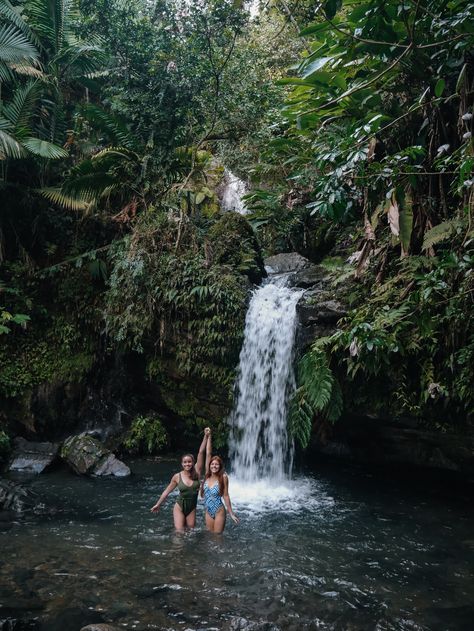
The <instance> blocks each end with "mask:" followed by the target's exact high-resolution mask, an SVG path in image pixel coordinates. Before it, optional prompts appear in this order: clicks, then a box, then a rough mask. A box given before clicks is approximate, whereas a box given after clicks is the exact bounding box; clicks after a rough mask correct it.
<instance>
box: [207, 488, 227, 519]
mask: <svg viewBox="0 0 474 631" xmlns="http://www.w3.org/2000/svg"><path fill="white" fill-rule="evenodd" d="M204 505H205V507H206V511H207V512H208V513H209V515H210V516H211V517H212V519H215V517H216V513H217V511H218V510H219V509H220V507H221V506H224V504H223V502H222V500H221V496H220V493H219V482H217V483H216V484H214V486H209V485H208V483H207V480H206V481H205V482H204Z"/></svg>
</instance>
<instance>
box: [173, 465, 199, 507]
mask: <svg viewBox="0 0 474 631" xmlns="http://www.w3.org/2000/svg"><path fill="white" fill-rule="evenodd" d="M178 491H179V496H178V499H177V500H176V503H177V504H178V506H179V507H180V508H181V510H182V511H183V513H184V515H185V517H187V516H188V515H189V514H190V513H192V512H193V510H194V509H195V508H196V506H197V499H198V493H199V480H193V483H192V484H191V486H188V485H187V484H185V483H184V482H183V479H182V477H181V473H180V474H179V482H178Z"/></svg>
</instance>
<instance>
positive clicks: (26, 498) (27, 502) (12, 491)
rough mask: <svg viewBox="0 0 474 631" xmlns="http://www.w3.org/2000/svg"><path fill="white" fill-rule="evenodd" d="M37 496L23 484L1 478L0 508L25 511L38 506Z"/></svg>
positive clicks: (16, 511)
mask: <svg viewBox="0 0 474 631" xmlns="http://www.w3.org/2000/svg"><path fill="white" fill-rule="evenodd" d="M37 505H38V500H37V497H36V496H35V495H34V493H32V492H31V491H29V490H28V489H25V488H24V487H23V486H21V484H17V483H16V482H12V481H11V480H0V510H3V511H13V512H15V513H23V512H25V511H26V510H33V509H35V508H36V507H37Z"/></svg>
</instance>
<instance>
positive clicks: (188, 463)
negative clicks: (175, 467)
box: [181, 456, 194, 471]
mask: <svg viewBox="0 0 474 631" xmlns="http://www.w3.org/2000/svg"><path fill="white" fill-rule="evenodd" d="M193 465H194V460H193V459H192V458H191V457H190V456H184V458H183V459H182V460H181V466H182V467H183V469H184V470H185V471H191V469H192V468H193Z"/></svg>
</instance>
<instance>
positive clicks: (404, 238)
mask: <svg viewBox="0 0 474 631" xmlns="http://www.w3.org/2000/svg"><path fill="white" fill-rule="evenodd" d="M399 227H400V243H401V244H402V248H403V252H404V253H408V250H409V248H410V241H411V233H412V230H413V208H412V207H411V204H407V203H405V204H404V205H403V208H402V210H401V211H400V215H399Z"/></svg>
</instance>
